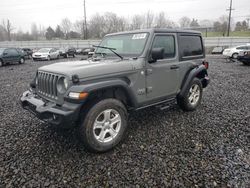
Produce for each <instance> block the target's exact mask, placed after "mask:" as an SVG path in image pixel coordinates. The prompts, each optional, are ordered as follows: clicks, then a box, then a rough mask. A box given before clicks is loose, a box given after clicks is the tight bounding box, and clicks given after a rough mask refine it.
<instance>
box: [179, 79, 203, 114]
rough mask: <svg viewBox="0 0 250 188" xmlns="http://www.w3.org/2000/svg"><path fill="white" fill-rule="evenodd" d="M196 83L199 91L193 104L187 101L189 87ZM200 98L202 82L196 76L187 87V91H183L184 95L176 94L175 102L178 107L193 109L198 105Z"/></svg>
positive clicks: (187, 109)
mask: <svg viewBox="0 0 250 188" xmlns="http://www.w3.org/2000/svg"><path fill="white" fill-rule="evenodd" d="M194 85H197V86H198V88H199V91H200V95H199V99H198V101H197V102H196V104H195V105H192V104H191V102H190V101H189V97H190V89H191V87H192V86H194ZM201 99H202V83H201V81H200V80H199V79H198V78H194V79H193V80H192V81H191V82H190V84H189V87H188V88H187V91H185V94H184V96H177V104H178V105H179V106H180V108H181V109H182V110H184V111H194V110H196V108H197V107H198V106H199V105H200V103H201Z"/></svg>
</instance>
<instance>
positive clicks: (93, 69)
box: [38, 60, 133, 79]
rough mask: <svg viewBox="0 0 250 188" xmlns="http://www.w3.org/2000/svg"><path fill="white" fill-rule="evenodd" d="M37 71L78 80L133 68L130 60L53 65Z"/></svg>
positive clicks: (73, 62) (74, 62)
mask: <svg viewBox="0 0 250 188" xmlns="http://www.w3.org/2000/svg"><path fill="white" fill-rule="evenodd" d="M38 70H39V71H45V72H51V73H57V74H61V75H65V76H69V77H70V78H71V76H72V75H78V76H79V78H80V79H83V78H89V77H98V76H100V75H103V76H104V75H108V74H112V73H122V72H126V71H132V70H133V66H132V64H131V62H130V60H119V61H117V60H101V61H92V60H84V61H72V62H62V63H55V64H51V65H47V66H43V67H40V68H39V69H38Z"/></svg>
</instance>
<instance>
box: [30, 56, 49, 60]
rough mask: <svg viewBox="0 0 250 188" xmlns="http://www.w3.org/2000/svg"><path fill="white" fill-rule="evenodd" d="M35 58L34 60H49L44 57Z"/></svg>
mask: <svg viewBox="0 0 250 188" xmlns="http://www.w3.org/2000/svg"><path fill="white" fill-rule="evenodd" d="M32 58H33V60H47V59H48V58H47V57H43V56H39V57H38V56H37V57H36V56H34V57H32Z"/></svg>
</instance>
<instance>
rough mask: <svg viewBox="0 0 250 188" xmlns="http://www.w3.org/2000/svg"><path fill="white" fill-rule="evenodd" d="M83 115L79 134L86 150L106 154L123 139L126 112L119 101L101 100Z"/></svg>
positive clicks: (125, 126) (125, 127)
mask: <svg viewBox="0 0 250 188" xmlns="http://www.w3.org/2000/svg"><path fill="white" fill-rule="evenodd" d="M83 114H85V116H83V117H82V118H83V121H82V123H81V125H80V127H79V134H80V137H81V139H82V141H83V143H84V146H85V147H86V149H87V150H89V151H92V152H106V151H108V150H110V149H112V148H113V147H115V146H116V145H117V144H119V143H120V141H121V140H122V139H123V137H124V135H125V131H126V129H127V110H126V108H125V106H124V105H123V104H122V103H121V102H120V101H118V100H116V99H104V100H101V101H99V102H97V103H95V104H93V105H91V107H90V108H89V110H87V111H86V112H85V113H83Z"/></svg>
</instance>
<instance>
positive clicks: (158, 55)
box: [151, 48, 164, 63]
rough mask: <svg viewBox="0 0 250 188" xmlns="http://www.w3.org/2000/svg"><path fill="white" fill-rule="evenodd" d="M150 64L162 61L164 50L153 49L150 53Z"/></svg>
mask: <svg viewBox="0 0 250 188" xmlns="http://www.w3.org/2000/svg"><path fill="white" fill-rule="evenodd" d="M151 58H152V62H151V63H153V62H156V61H157V60H158V59H164V48H153V49H152V51H151Z"/></svg>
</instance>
